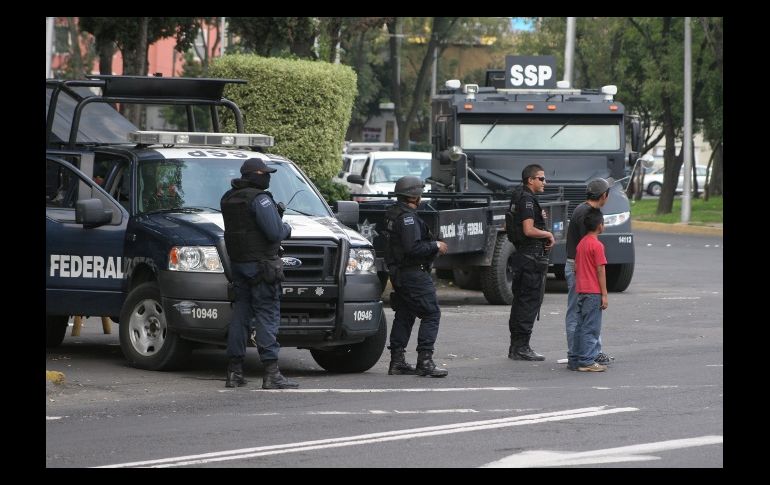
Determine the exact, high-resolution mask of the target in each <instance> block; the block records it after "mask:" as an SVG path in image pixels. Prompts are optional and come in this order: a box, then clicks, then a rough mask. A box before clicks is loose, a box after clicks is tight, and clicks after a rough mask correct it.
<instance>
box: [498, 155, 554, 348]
mask: <svg viewBox="0 0 770 485" xmlns="http://www.w3.org/2000/svg"><path fill="white" fill-rule="evenodd" d="M521 182H522V187H521V188H520V189H518V190H516V191H514V194H513V198H512V200H511V210H512V212H513V226H514V227H512V228H506V229H507V230H508V231H511V234H510V236H509V239H510V240H511V241H512V242H513V244H514V245H515V246H516V252H515V253H514V254H513V256H512V258H511V259H512V266H513V284H512V286H513V288H512V289H513V304H512V305H511V316H510V319H509V320H508V328H509V329H510V331H511V345H510V347H509V348H508V358H509V359H513V360H530V361H532V360H545V357H544V356H542V355H540V354H538V353H537V352H535V351H534V350H532V348H531V347H530V346H529V339H530V337H531V336H532V327H533V326H534V324H535V317H536V316H537V315H539V313H540V305H541V304H542V303H543V287H544V285H545V275H546V273H547V271H548V254H547V253H548V251H549V250H550V249H551V248H552V247H553V245H554V238H553V234H551V233H550V232H548V231H546V230H545V212H544V211H543V209H541V207H540V203H539V202H538V199H537V196H536V195H535V194H537V193H540V192H543V191H544V190H545V183H546V182H545V172H544V170H543V167H541V166H540V165H537V164H532V165H527V166H526V167H524V170H522V172H521Z"/></svg>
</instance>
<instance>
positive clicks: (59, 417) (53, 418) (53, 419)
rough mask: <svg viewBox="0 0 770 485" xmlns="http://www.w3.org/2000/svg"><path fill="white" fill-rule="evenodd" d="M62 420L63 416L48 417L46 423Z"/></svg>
mask: <svg viewBox="0 0 770 485" xmlns="http://www.w3.org/2000/svg"><path fill="white" fill-rule="evenodd" d="M61 418H62V417H61V416H46V417H45V420H46V421H55V420H57V419H61Z"/></svg>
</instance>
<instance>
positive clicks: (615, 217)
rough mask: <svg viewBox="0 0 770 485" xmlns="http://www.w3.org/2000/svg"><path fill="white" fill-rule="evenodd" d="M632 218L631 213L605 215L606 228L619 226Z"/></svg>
mask: <svg viewBox="0 0 770 485" xmlns="http://www.w3.org/2000/svg"><path fill="white" fill-rule="evenodd" d="M630 218H631V213H630V212H618V213H617V214H604V225H605V226H619V225H621V224H623V223H624V222H626V221H627V220H629V219H630Z"/></svg>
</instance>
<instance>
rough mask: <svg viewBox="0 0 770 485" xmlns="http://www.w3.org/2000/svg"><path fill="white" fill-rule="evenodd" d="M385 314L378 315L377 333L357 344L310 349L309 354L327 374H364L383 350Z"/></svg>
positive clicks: (385, 329)
mask: <svg viewBox="0 0 770 485" xmlns="http://www.w3.org/2000/svg"><path fill="white" fill-rule="evenodd" d="M387 333H388V329H387V324H386V322H385V312H384V311H383V312H382V313H381V314H380V325H379V326H378V327H377V333H376V334H374V335H372V336H371V337H367V338H366V339H364V341H363V342H361V343H358V344H350V345H341V346H339V347H332V348H330V349H328V350H327V349H310V354H311V355H312V356H313V359H314V360H315V361H316V363H317V364H318V365H320V366H321V367H323V368H324V369H326V370H327V371H329V372H336V373H340V374H349V373H353V372H365V371H367V370H369V369H371V368H372V366H374V364H376V363H377V361H378V360H380V357H381V356H382V351H383V349H384V348H385V340H386V338H387Z"/></svg>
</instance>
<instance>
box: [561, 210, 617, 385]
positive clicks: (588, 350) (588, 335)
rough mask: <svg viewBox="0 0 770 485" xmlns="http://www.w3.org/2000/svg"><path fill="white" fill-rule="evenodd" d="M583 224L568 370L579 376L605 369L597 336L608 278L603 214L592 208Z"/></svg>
mask: <svg viewBox="0 0 770 485" xmlns="http://www.w3.org/2000/svg"><path fill="white" fill-rule="evenodd" d="M583 223H584V224H585V228H586V231H587V232H586V235H585V236H583V239H581V240H580V243H579V244H578V246H577V253H576V255H575V290H576V292H577V308H578V322H577V326H576V327H575V337H574V338H573V340H572V347H573V348H571V349H570V352H569V355H570V359H573V360H571V361H568V362H567V367H568V368H569V369H571V370H577V371H580V372H604V371H605V370H607V366H604V365H601V364H597V363H596V358H597V357H598V355H599V335H600V334H601V330H602V310H606V309H607V305H608V301H607V276H606V274H605V271H604V270H605V266H606V264H607V258H606V257H605V255H604V245H603V244H602V243H601V242H600V241H599V238H598V236H599V234H601V233H602V232H603V231H604V216H603V215H602V211H600V210H599V209H596V208H591V209H590V210H589V211H588V212H587V213H586V215H585V218H584V219H583Z"/></svg>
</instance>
